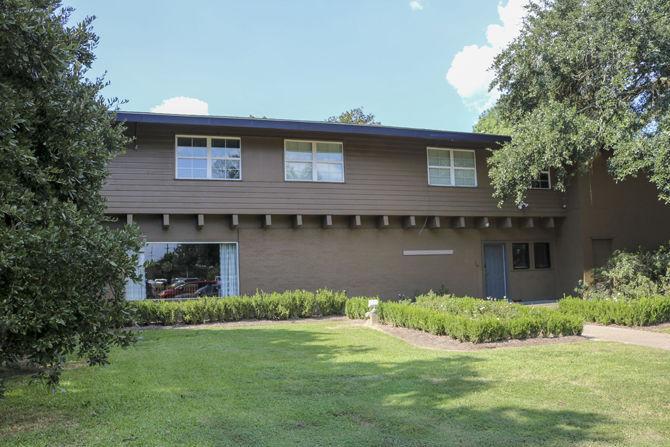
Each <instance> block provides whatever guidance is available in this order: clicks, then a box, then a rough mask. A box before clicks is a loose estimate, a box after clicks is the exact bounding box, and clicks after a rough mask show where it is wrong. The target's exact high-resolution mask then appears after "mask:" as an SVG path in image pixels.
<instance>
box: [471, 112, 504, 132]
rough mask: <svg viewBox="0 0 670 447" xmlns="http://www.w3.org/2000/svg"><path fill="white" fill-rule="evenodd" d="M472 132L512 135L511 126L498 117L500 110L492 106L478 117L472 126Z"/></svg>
mask: <svg viewBox="0 0 670 447" xmlns="http://www.w3.org/2000/svg"><path fill="white" fill-rule="evenodd" d="M472 130H473V131H474V132H477V133H488V134H493V135H509V134H511V133H512V126H511V125H510V124H509V123H508V122H506V121H505V120H504V119H503V117H502V116H500V109H499V108H498V107H497V106H493V107H491V108H490V109H488V110H486V111H485V112H484V113H482V114H481V115H479V119H478V120H477V122H476V123H475V125H474V126H472Z"/></svg>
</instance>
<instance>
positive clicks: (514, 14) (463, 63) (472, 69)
mask: <svg viewBox="0 0 670 447" xmlns="http://www.w3.org/2000/svg"><path fill="white" fill-rule="evenodd" d="M527 3H528V0H508V1H507V4H506V5H503V4H502V3H499V4H498V16H499V18H500V22H501V24H498V23H492V24H490V25H489V26H487V27H486V44H485V45H482V46H479V45H476V44H473V45H466V46H465V47H463V49H461V51H459V52H458V53H456V55H455V56H454V58H453V59H452V61H451V66H450V67H449V71H448V72H447V76H446V78H447V81H448V82H449V84H451V85H452V86H453V87H454V88H455V89H456V92H457V93H458V95H459V96H460V97H461V98H462V99H463V102H465V104H466V105H468V106H469V107H472V108H473V109H475V110H477V111H478V112H482V111H484V110H485V109H487V108H488V107H490V106H491V105H493V104H494V103H495V101H496V99H497V98H498V96H499V95H500V93H499V92H498V91H492V92H489V91H488V88H489V85H490V84H491V81H492V80H493V72H492V71H491V70H490V67H491V65H492V64H493V59H495V57H496V56H497V55H498V54H499V53H500V52H501V51H502V50H503V49H504V48H505V47H506V46H507V45H508V44H509V43H511V42H512V41H513V40H514V38H515V37H517V36H518V35H519V31H521V26H522V24H523V17H524V16H525V14H526V10H525V8H524V6H525V5H526V4H527Z"/></svg>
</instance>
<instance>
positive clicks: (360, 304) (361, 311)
mask: <svg viewBox="0 0 670 447" xmlns="http://www.w3.org/2000/svg"><path fill="white" fill-rule="evenodd" d="M368 300H369V298H364V297H354V298H349V299H348V300H347V304H346V305H345V306H344V314H345V315H346V316H347V317H349V318H351V319H352V320H362V319H364V318H365V314H366V313H367V312H368V311H369V310H370V309H369V308H368Z"/></svg>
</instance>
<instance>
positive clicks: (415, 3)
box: [409, 0, 423, 11]
mask: <svg viewBox="0 0 670 447" xmlns="http://www.w3.org/2000/svg"><path fill="white" fill-rule="evenodd" d="M409 7H410V8H411V9H412V11H421V10H422V9H423V0H412V1H411V2H409Z"/></svg>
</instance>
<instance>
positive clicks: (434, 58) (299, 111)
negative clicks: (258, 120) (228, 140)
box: [65, 0, 521, 131]
mask: <svg viewBox="0 0 670 447" xmlns="http://www.w3.org/2000/svg"><path fill="white" fill-rule="evenodd" d="M520 2H521V0H503V1H502V2H498V0H472V1H465V0H463V1H461V0H413V1H410V0H339V1H333V0H323V1H322V0H291V1H288V0H286V1H279V0H275V1H269V0H247V1H239V0H236V1H223V0H220V1H214V0H212V1H205V0H202V1H189V2H185V1H171V0H162V1H151V0H142V1H129V0H115V1H109V0H105V1H99V0H76V1H73V0H70V1H66V2H65V3H66V5H69V6H72V7H74V8H75V9H76V12H75V15H74V19H75V20H76V19H80V18H82V17H83V16H85V15H95V16H96V17H97V19H96V20H95V22H94V29H95V31H96V33H97V34H98V35H99V36H100V45H99V46H98V49H97V51H96V54H97V60H96V62H95V64H94V67H93V72H92V74H94V75H97V74H100V73H102V72H103V71H107V79H108V80H109V81H110V82H111V86H109V87H108V88H107V89H105V91H104V94H105V95H106V96H117V97H119V98H125V99H127V100H128V101H129V102H128V103H127V104H126V105H125V106H124V107H123V108H124V109H126V110H138V111H149V110H151V109H152V108H155V107H156V106H159V105H160V104H162V103H163V101H165V100H169V101H168V102H167V103H164V104H163V107H162V108H159V109H157V110H162V111H167V112H187V113H209V114H211V115H228V116H248V115H250V114H253V115H257V116H267V117H271V118H288V119H306V120H323V119H325V118H327V117H328V116H330V115H335V114H338V113H339V112H341V111H344V110H346V109H349V108H353V107H358V106H362V107H364V109H365V110H366V112H370V113H374V114H375V115H376V116H377V119H378V120H380V121H381V122H382V123H383V124H386V125H396V126H409V127H423V128H435V129H449V130H464V131H468V130H470V129H471V127H472V124H473V123H474V122H475V120H476V118H477V116H478V114H479V113H480V112H481V110H483V109H484V108H485V107H486V106H487V105H489V104H490V103H491V101H492V100H493V99H494V95H491V94H489V93H487V92H486V84H488V81H490V74H487V73H486V70H485V68H486V66H488V64H490V62H491V59H492V57H493V55H494V54H495V53H496V52H497V51H499V49H500V47H501V46H502V45H504V44H505V43H506V42H508V41H509V39H510V38H511V37H513V35H514V34H515V33H516V32H517V31H516V28H517V27H518V26H517V24H516V22H517V21H518V16H519V15H520V13H519V4H520ZM447 73H449V76H447ZM447 77H448V78H449V79H447ZM170 98H181V99H172V100H170ZM184 98H186V99H184ZM155 110H156V109H155Z"/></svg>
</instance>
